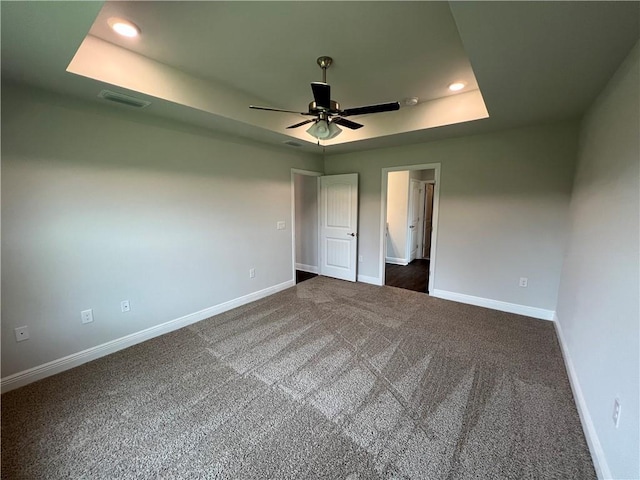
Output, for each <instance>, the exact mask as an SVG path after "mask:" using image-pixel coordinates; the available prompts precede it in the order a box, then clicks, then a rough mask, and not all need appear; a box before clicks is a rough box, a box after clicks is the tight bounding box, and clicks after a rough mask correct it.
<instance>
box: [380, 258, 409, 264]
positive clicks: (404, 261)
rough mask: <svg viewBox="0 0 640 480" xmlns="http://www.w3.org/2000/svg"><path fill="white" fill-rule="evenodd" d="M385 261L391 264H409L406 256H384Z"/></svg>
mask: <svg viewBox="0 0 640 480" xmlns="http://www.w3.org/2000/svg"><path fill="white" fill-rule="evenodd" d="M384 262H385V263H391V264H392V265H402V266H405V265H409V261H408V260H407V259H406V258H396V257H386V258H385V259H384Z"/></svg>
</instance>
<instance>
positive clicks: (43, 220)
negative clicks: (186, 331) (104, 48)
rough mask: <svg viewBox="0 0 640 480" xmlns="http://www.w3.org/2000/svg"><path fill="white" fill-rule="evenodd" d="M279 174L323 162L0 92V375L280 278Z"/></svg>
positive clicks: (286, 207)
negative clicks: (25, 336) (89, 316)
mask: <svg viewBox="0 0 640 480" xmlns="http://www.w3.org/2000/svg"><path fill="white" fill-rule="evenodd" d="M136 113H137V112H136ZM291 168H300V169H305V170H318V171H322V157H321V156H312V155H306V154H302V153H299V152H294V151H293V150H288V149H284V148H282V149H280V148H271V147H268V146H265V145H259V144H254V143H251V142H248V141H244V140H239V139H226V138H224V137H222V136H216V135H213V134H211V133H206V132H205V131H201V130H198V129H195V128H191V127H188V126H184V125H180V124H172V123H170V122H166V121H160V120H157V121H155V120H154V119H153V118H152V117H149V116H145V115H142V114H134V113H129V111H125V110H124V109H118V108H116V107H113V108H110V107H104V108H102V107H101V108H97V107H93V106H88V105H85V104H79V103H74V101H73V100H72V99H70V98H62V97H57V96H54V95H49V94H44V93H42V92H39V91H36V90H22V89H15V88H11V87H9V86H6V85H3V88H2V227H3V228H2V230H3V232H2V233H3V235H2V261H3V263H2V294H3V295H2V297H3V298H2V300H3V302H2V376H3V377H4V376H7V375H9V374H13V373H15V372H18V371H22V370H25V369H28V368H30V367H34V366H37V365H41V364H43V363H45V362H49V361H51V360H54V359H58V358H61V357H63V356H65V355H69V354H72V353H75V352H79V351H81V350H84V349H88V348H90V347H94V346H97V345H100V344H102V343H104V342H107V341H110V340H113V339H117V338H120V337H123V336H125V335H127V334H131V333H134V332H138V331H141V330H143V329H146V328H149V327H152V326H155V325H158V324H161V323H163V322H167V321H169V320H173V319H176V318H178V317H181V316H183V315H187V314H191V313H194V312H197V311H199V310H202V309H206V308H208V307H211V306H215V305H218V304H220V303H223V302H226V301H229V300H231V299H236V298H238V297H241V296H243V295H247V294H249V293H252V292H256V291H259V290H262V289H265V288H267V287H270V286H274V285H278V284H281V283H283V282H287V281H290V280H292V265H291V259H292V256H293V255H292V251H291V248H292V245H291V229H290V225H289V223H290V221H289V220H290V218H291ZM279 220H285V221H286V223H287V228H286V229H285V230H276V222H277V221H279ZM252 267H253V268H255V269H256V278H255V279H249V274H248V272H249V268H252ZM122 300H129V301H130V302H131V311H130V312H129V313H126V314H123V313H121V311H120V302H121V301H122ZM89 308H92V309H93V311H94V317H95V321H94V322H93V323H90V324H86V325H83V324H81V322H80V311H81V310H85V309H89ZM22 325H28V326H29V329H30V335H31V338H30V339H29V340H27V341H24V342H21V343H16V341H15V339H14V333H13V329H14V328H15V327H18V326H22Z"/></svg>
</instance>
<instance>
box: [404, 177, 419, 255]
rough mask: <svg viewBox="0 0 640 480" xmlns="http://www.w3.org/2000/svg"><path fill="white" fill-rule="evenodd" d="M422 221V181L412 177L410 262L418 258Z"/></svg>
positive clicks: (408, 235)
mask: <svg viewBox="0 0 640 480" xmlns="http://www.w3.org/2000/svg"><path fill="white" fill-rule="evenodd" d="M419 223H420V182H419V181H418V180H413V179H411V180H410V181H409V226H408V227H409V232H408V234H407V238H408V247H409V248H408V251H409V262H412V261H413V260H415V259H416V256H417V254H418V234H419V229H418V226H419Z"/></svg>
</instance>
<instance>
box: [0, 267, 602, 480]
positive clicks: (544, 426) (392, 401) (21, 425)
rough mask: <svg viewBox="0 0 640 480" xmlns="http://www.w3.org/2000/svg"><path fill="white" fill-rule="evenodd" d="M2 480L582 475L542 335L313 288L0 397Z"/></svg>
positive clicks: (565, 399) (415, 297) (557, 371)
mask: <svg viewBox="0 0 640 480" xmlns="http://www.w3.org/2000/svg"><path fill="white" fill-rule="evenodd" d="M2 478H11V479H40V478H47V479H58V478H86V479H102V478H108V479H112V478H188V479H195V478H220V479H223V478H224V479H266V478H272V479H285V478H300V479H306V478H327V479H348V480H355V479H377V478H386V479H471V478H477V479H490V478H495V479H498V478H500V479H503V478H504V479H506V478H512V479H527V478H531V479H534V478H535V479H550V478H557V479H580V480H585V479H592V478H595V473H594V470H593V466H592V463H591V460H590V457H589V453H588V450H587V447H586V443H585V439H584V436H583V433H582V430H581V427H580V421H579V418H578V414H577V412H576V408H575V405H574V401H573V398H572V395H571V390H570V387H569V383H568V379H567V375H566V372H565V369H564V365H563V361H562V357H561V352H560V349H559V346H558V342H557V340H556V337H555V333H554V329H553V325H552V324H551V323H550V322H545V321H541V320H534V319H530V318H526V317H521V316H517V315H511V314H506V313H501V312H495V311H492V310H487V309H483V308H479V307H473V306H467V305H462V304H456V303H453V302H448V301H445V300H438V299H435V298H432V297H429V296H427V295H424V294H421V293H416V292H410V291H406V290H401V289H396V288H393V287H374V286H370V285H364V284H351V283H348V282H342V281H339V280H331V279H327V278H323V277H317V278H314V279H311V280H308V281H306V282H303V283H301V284H299V285H297V286H296V287H293V288H290V289H288V290H286V291H284V292H281V293H278V294H276V295H273V296H271V297H268V298H266V299H263V300H260V301H258V302H255V303H252V304H249V305H245V306H243V307H240V308H237V309H235V310H232V311H230V312H227V313H225V314H222V315H218V316H216V317H213V318H210V319H208V320H205V321H203V322H200V323H198V324H195V325H192V326H190V327H187V328H184V329H182V330H179V331H176V332H173V333H171V334H168V335H164V336H162V337H159V338H156V339H153V340H150V341H148V342H145V343H143V344H140V345H137V346H134V347H131V348H129V349H127V350H123V351H121V352H118V353H116V354H113V355H110V356H108V357H105V358H102V359H100V360H97V361H94V362H91V363H89V364H86V365H83V366H81V367H78V368H75V369H73V370H70V371H67V372H64V373H62V374H59V375H56V376H54V377H50V378H48V379H45V380H42V381H40V382H37V383H35V384H32V385H28V386H26V387H24V388H21V389H19V390H15V391H12V392H9V393H7V394H4V395H3V396H2Z"/></svg>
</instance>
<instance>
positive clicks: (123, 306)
mask: <svg viewBox="0 0 640 480" xmlns="http://www.w3.org/2000/svg"><path fill="white" fill-rule="evenodd" d="M120 310H122V313H126V312H128V311H130V310H131V305H129V300H123V301H121V302H120Z"/></svg>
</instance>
